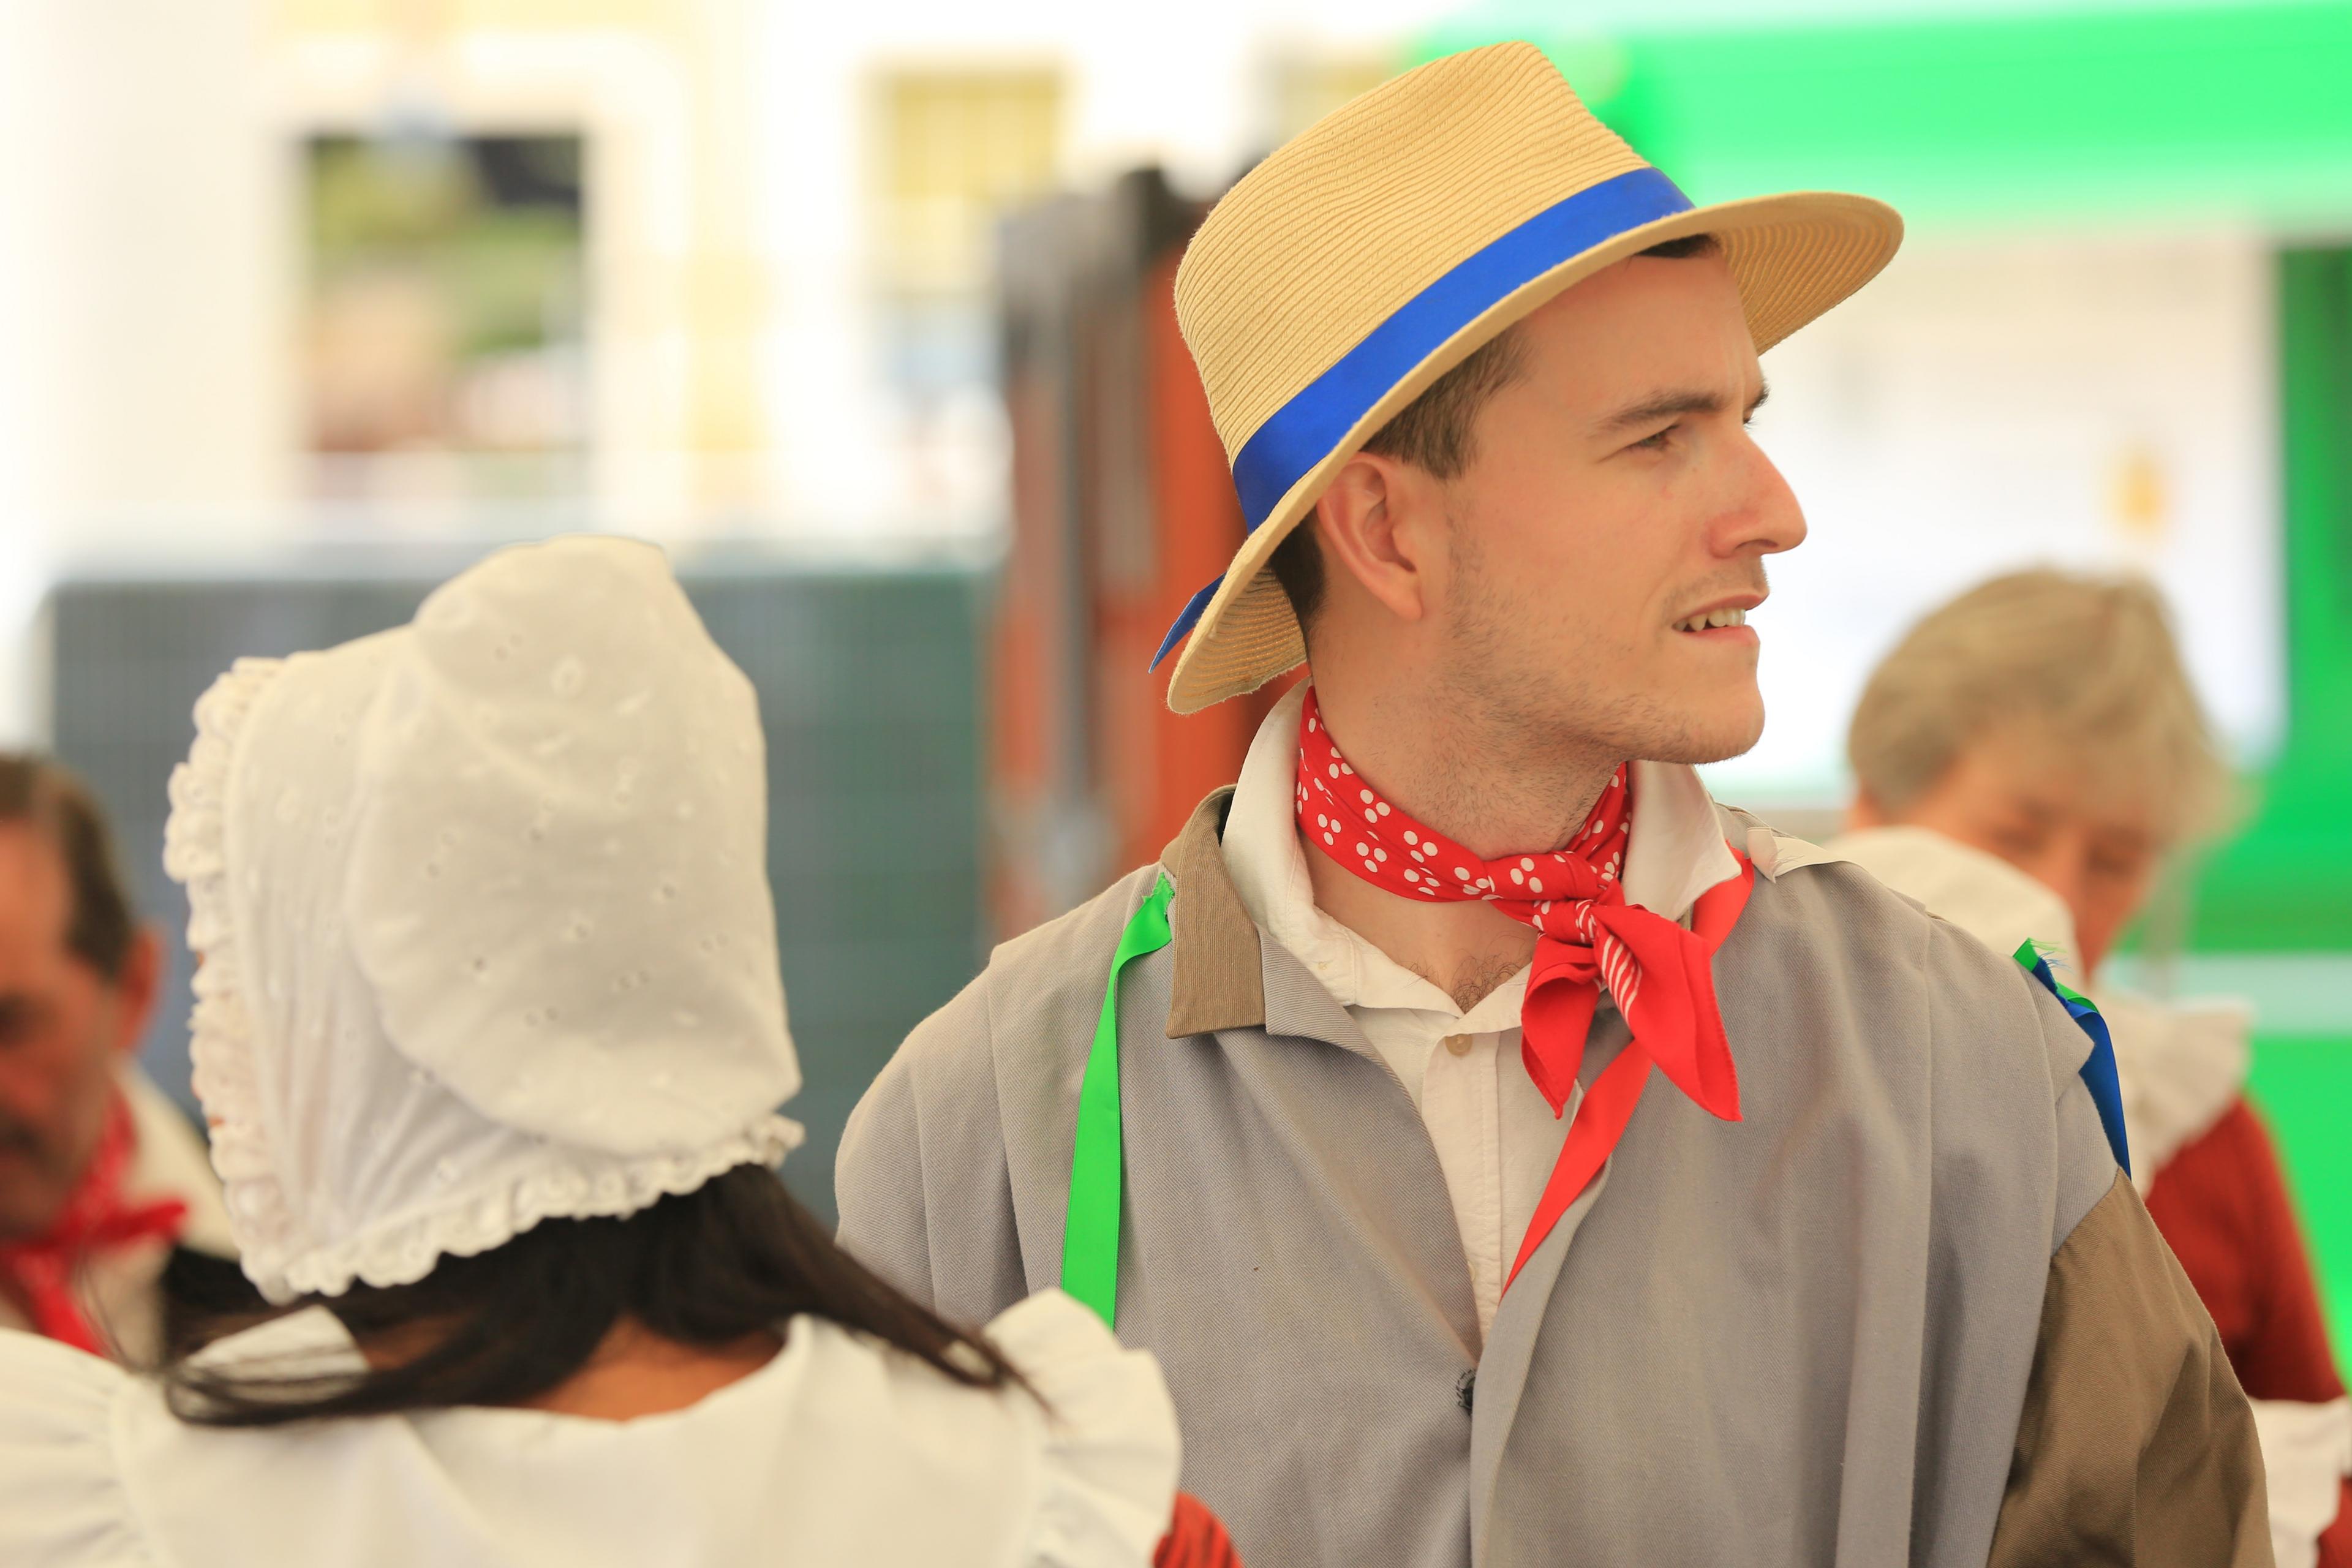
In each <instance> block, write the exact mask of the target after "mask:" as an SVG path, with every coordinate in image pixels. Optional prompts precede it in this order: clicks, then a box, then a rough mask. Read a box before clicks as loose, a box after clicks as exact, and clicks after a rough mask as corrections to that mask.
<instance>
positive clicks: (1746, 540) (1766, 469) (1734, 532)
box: [1713, 430, 1805, 556]
mask: <svg viewBox="0 0 2352 1568" xmlns="http://www.w3.org/2000/svg"><path fill="white" fill-rule="evenodd" d="M1727 478H1728V480H1729V484H1728V489H1729V490H1730V495H1729V496H1728V498H1727V499H1728V500H1729V501H1730V503H1731V504H1730V505H1729V506H1728V507H1727V509H1726V510H1724V512H1723V513H1722V514H1721V516H1720V517H1719V518H1718V519H1717V523H1716V528H1715V539H1714V541H1713V543H1714V546H1715V552H1716V553H1717V554H1718V555H1722V556H1735V555H1778V554H1779V553H1780V552H1782V551H1784V550H1794V549H1795V548H1797V546H1798V545H1800V544H1802V543H1803V542H1805V513H1804V509H1803V508H1801V507H1800V506H1799V505H1798V504H1797V492H1796V491H1794V490H1792V489H1790V488H1789V481H1788V480H1787V479H1783V478H1782V477H1781V476H1780V468H1779V467H1778V466H1777V465H1775V464H1774V463H1773V461H1772V459H1771V458H1769V457H1766V456H1765V455H1764V448H1762V447H1759V446H1758V445H1757V444H1756V439H1755V437H1752V436H1750V435H1748V433H1747V432H1746V431H1745V430H1743V431H1741V432H1740V433H1739V441H1738V460H1737V462H1736V463H1735V465H1734V468H1733V470H1732V472H1731V474H1730V475H1729V476H1727Z"/></svg>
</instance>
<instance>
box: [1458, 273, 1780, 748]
mask: <svg viewBox="0 0 2352 1568" xmlns="http://www.w3.org/2000/svg"><path fill="white" fill-rule="evenodd" d="M1521 330H1522V331H1523V332H1524V333H1525V334H1526V338H1527V342H1526V350H1527V355H1526V360H1525V372H1526V373H1525V374H1523V375H1522V376H1521V377H1520V379H1518V380H1517V381H1516V382H1514V383H1513V384H1510V385H1509V386H1507V387H1506V388H1505V389H1504V390H1502V391H1501V392H1499V393H1498V394H1496V395H1495V396H1494V397H1493V399H1492V400H1491V401H1490V402H1488V403H1487V405H1486V406H1485V407H1484V408H1483V409H1481V410H1480V412H1479V414H1478V417H1477V423H1476V426H1475V445H1474V447H1473V453H1472V459H1471V463H1470V466H1469V467H1468V468H1466V469H1465V471H1464V472H1463V473H1462V474H1461V475H1459V476H1458V477H1457V478H1455V479H1454V480H1452V481H1451V482H1450V483H1449V484H1448V485H1447V487H1446V507H1447V514H1448V517H1449V518H1450V520H1451V525H1452V530H1453V531H1452V537H1451V554H1452V569H1451V570H1450V571H1449V573H1448V574H1447V580H1446V583H1445V585H1444V595H1443V598H1442V601H1441V602H1439V603H1437V604H1436V605H1433V609H1434V610H1435V612H1436V614H1437V615H1438V616H1441V617H1442V624H1443V625H1444V626H1445V627H1446V630H1447V636H1446V637H1445V638H1444V646H1445V647H1446V649H1447V653H1446V655H1445V656H1444V657H1445V662H1446V666H1447V668H1446V671H1445V685H1446V686H1447V687H1448V688H1449V689H1451V690H1452V691H1453V692H1454V694H1455V695H1456V697H1457V698H1458V700H1460V701H1461V702H1462V703H1464V704H1465V706H1466V708H1467V709H1468V710H1472V711H1477V712H1480V713H1481V714H1482V717H1483V718H1484V719H1485V720H1486V721H1487V722H1488V723H1489V724H1492V725H1495V726H1498V727H1499V728H1500V729H1501V730H1503V731H1518V732H1519V733H1520V734H1521V736H1522V737H1523V738H1524V739H1526V740H1528V741H1529V742H1534V743H1537V744H1542V743H1545V742H1548V741H1554V740H1564V741H1572V742H1578V743H1579V744H1580V748H1582V749H1590V750H1600V751H1605V752H1608V753H1609V754H1612V755H1616V756H1620V757H1636V758H1647V759H1653V760H1657V761H1663V762H1683V763H1699V762H1714V761H1717V760H1719V759H1721V758H1724V757H1729V756H1736V755H1738V753H1739V752H1744V751H1746V750H1747V749H1748V747H1750V746H1752V745H1754V744H1755V743H1756V740H1757V737H1758V736H1759V735H1760V734H1762V733H1763V728H1764V700H1763V697H1762V695H1761V693H1759V691H1758V689H1757V686H1756V659H1757V652H1758V641H1757V635H1756V633H1755V632H1754V631H1753V630H1752V629H1750V628H1749V627H1748V626H1738V625H1735V626H1707V625H1706V619H1705V617H1706V616H1707V615H1708V613H1709V612H1716V613H1717V619H1726V618H1732V617H1731V616H1730V613H1731V612H1735V611H1737V612H1745V611H1748V610H1752V609H1753V608H1755V606H1756V605H1759V604H1761V603H1762V602H1763V599H1764V595H1765V591H1766V590H1765V583H1764V563H1763V557H1765V556H1766V555H1768V554H1771V553H1773V552H1777V551H1781V550H1788V549H1792V548H1794V547H1795V546H1796V545H1797V543H1798V542H1801V540H1802V539H1803V538H1804V536H1805V523H1804V518H1803V516H1802V514H1801V512H1800V511H1799V510H1798V509H1797V501H1796V498H1795V496H1793V495H1792V494H1790V489H1789V486H1788V483H1787V481H1785V480H1784V479H1781V478H1780V472H1779V470H1777V469H1776V468H1773V466H1772V464H1771V462H1770V460H1769V458H1766V457H1765V456H1764V454H1763V452H1762V451H1761V450H1760V449H1759V447H1757V445H1756V443H1755V442H1754V440H1753V439H1751V438H1750V437H1749V435H1748V430H1747V418H1748V415H1749V414H1751V413H1752V412H1753V411H1754V409H1755V406H1756V405H1757V404H1758V403H1759V402H1760V401H1761V399H1762V397H1763V393H1764V379H1763V374H1762V371H1761V370H1760V368H1759V366H1758V364H1757V360H1756V350H1755V346H1754V344H1753V342H1751V340H1750V339H1749V337H1748V324H1747V320H1746V318H1745V316H1744V315H1743V314H1742V312H1741V310H1740V304H1739V292H1738V288H1737V286H1736V285H1735V284H1734V283H1733V281H1732V277H1731V270H1730V268H1728V267H1727V266H1726V265H1725V263H1724V262H1723V261H1722V260H1721V259H1720V258H1716V257H1694V258H1685V259H1678V260H1677V259H1668V258H1649V257H1637V258H1633V259H1632V260H1630V261H1625V262H1621V263H1619V264H1617V265H1615V266H1613V267H1611V268H1607V269H1606V270H1604V271H1602V272H1601V273H1599V274H1597V275H1595V276H1594V277H1592V278H1591V279H1587V280H1586V281H1584V282H1582V283H1580V284H1579V285H1577V286H1576V287H1575V288H1573V289H1569V290H1568V291H1567V292H1566V293H1564V294H1562V295H1561V296H1560V297H1559V299H1557V300H1553V301H1552V302H1551V303H1549V305H1547V306H1545V307H1544V308H1543V309H1542V310H1538V311H1537V312H1536V313H1535V314H1534V315H1533V316H1531V317H1529V318H1528V321H1526V323H1525V324H1524V326H1523V327H1522V329H1521ZM1694 617H1699V619H1698V620H1697V621H1696V624H1694Z"/></svg>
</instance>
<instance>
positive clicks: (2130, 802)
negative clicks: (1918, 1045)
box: [1829, 569, 2352, 1568]
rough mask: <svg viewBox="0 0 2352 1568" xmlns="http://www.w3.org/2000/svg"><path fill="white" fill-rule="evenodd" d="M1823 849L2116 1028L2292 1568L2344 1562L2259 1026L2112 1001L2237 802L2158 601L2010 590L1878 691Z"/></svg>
mask: <svg viewBox="0 0 2352 1568" xmlns="http://www.w3.org/2000/svg"><path fill="white" fill-rule="evenodd" d="M1847 753H1848V756H1849V759H1850V761H1851V762H1852V764H1853V773H1854V784H1855V795H1854V801H1853V808H1852V813H1851V823H1850V826H1851V829H1852V830H1851V831H1849V832H1848V833H1846V834H1845V835H1844V836H1843V837H1840V838H1838V839H1837V840H1835V841H1833V842H1832V844H1831V845H1830V846H1829V848H1830V849H1831V850H1832V852H1834V853H1836V854H1839V855H1841V856H1843V857H1844V858H1847V859H1850V860H1853V861H1855V862H1857V863H1859V864H1860V865H1862V866H1863V867H1864V868H1865V869H1868V870H1870V871H1872V872H1873V873H1874V874H1875V875H1876V876H1877V877H1878V878H1879V879H1880V880H1882V881H1884V882H1885V883H1886V884H1887V885H1888V886H1890V887H1892V888H1894V889H1895V890H1896V891H1898V892H1902V893H1906V894H1908V895H1909V896H1911V897H1913V898H1915V899H1916V900H1918V901H1920V902H1921V903H1923V904H1925V905H1927V907H1928V908H1929V909H1930V910H1933V911H1935V912H1936V913H1937V914H1940V915H1942V916H1944V917H1945V918H1946V919H1947V920H1949V921H1952V922H1953V923H1955V924H1957V925H1959V926H1961V927H1962V928H1964V929H1966V930H1968V931H1970V932H1971V933H1972V934H1974V935H1976V936H1978V937H1979V938H1980V939H1982V940H1983V941H1985V942H1987V943H1988V945H1990V946H1992V947H1994V948H1995V949H1996V950H1997V951H2000V952H2015V951H2016V950H2017V948H2018V947H2019V945H2020V944H2021V942H2027V941H2032V942H2035V943H2036V944H2037V945H2039V946H2040V947H2042V949H2043V950H2044V951H2045V952H2050V953H2051V955H2052V956H2053V960H2054V961H2055V962H2056V963H2060V964H2063V963H2066V962H2067V961H2068V958H2069V956H2071V959H2072V961H2073V962H2074V964H2075V965H2077V966H2078V969H2079V977H2078V984H2082V985H2084V987H2086V988H2087V989H2089V990H2090V992H2091V993H2092V994H2093V995H2094V997H2095V1000H2096V1002H2097V1005H2098V1006H2099V1009H2100V1011H2101V1013H2102V1014H2103V1015H2104V1016H2105V1018H2106V1020H2107V1024H2108V1028H2109V1032H2110V1034H2111V1036H2112V1038H2113V1041H2114V1046H2115V1053H2116V1068H2117V1076H2118V1078H2119V1079H2120V1083H2121V1088H2122V1101H2123V1114H2124V1124H2125V1128H2126V1144H2127V1147H2128V1149H2129V1152H2130V1160H2131V1166H2132V1177H2133V1181H2134V1184H2136V1185H2137V1187H2138V1188H2139V1190H2140V1192H2141V1194H2143V1196H2144V1197H2145V1198H2146V1200H2147V1208H2148V1212H2149V1214H2150V1215H2153V1216H2154V1218H2155V1220H2156V1223H2157V1226H2158V1229H2159V1230H2160V1231H2162V1232H2163V1234H2164V1237H2165V1239H2166V1240H2167V1241H2168V1243H2169V1244H2170V1245H2171V1247H2172V1248H2173V1251H2174V1253H2175V1254H2176V1255H2177V1256H2178V1257H2179V1259H2180V1262H2181V1266H2182V1268H2184V1269H2185V1270H2186V1271H2187V1272H2188V1275H2189V1279H2190V1281H2191V1283H2193V1284H2194V1285H2195V1286H2196V1288H2197V1292H2198V1294H2199V1296H2200V1298H2201V1299H2202V1300H2203V1301H2204V1303H2205V1306H2206V1310H2208V1311H2210V1313H2211V1314H2212V1316H2213V1319H2214V1322H2215V1324H2216V1326H2217V1327H2218V1328H2219V1330H2220V1331H2221V1342H2222V1344H2223V1346H2224V1347H2225V1348H2226V1350H2227V1351H2228V1352H2229V1356H2230V1361H2231V1366H2232V1367H2233V1368H2234V1369H2235V1371H2236V1373H2237V1374H2238V1379H2239V1382H2240V1383H2241V1384H2242V1385H2243V1386H2244V1388H2245V1391H2246V1393H2247V1394H2248V1395H2249V1396H2250V1397H2251V1398H2252V1400H2253V1401H2254V1410H2255V1417H2256V1422H2257V1425H2258V1426H2259V1427H2260V1429H2261V1433H2262V1439H2263V1459H2264V1463H2265V1466H2266V1468H2267V1469H2268V1471H2269V1481H2270V1500H2271V1521H2272V1536H2273V1551H2274V1552H2275V1553H2276V1555H2277V1558H2278V1561H2279V1563H2281V1564H2282V1565H2285V1568H2296V1565H2304V1564H2311V1563H2323V1564H2329V1565H2341V1564H2352V1509H2347V1508H2345V1507H2344V1506H2343V1505H2344V1503H2345V1502H2346V1501H2347V1500H2352V1483H2347V1481H2346V1479H2345V1477H2346V1474H2347V1470H2352V1405H2347V1401H2346V1398H2345V1390H2344V1384H2343V1382H2342V1380H2341V1379H2340V1378H2339V1377H2338V1375H2337V1373H2336V1363H2335V1358H2334V1356H2333V1355H2332V1353H2331V1352H2330V1350H2329V1347H2328V1342H2327V1334H2326V1325H2325V1321H2324V1319H2323V1317H2322V1314H2321V1311H2320V1306H2319V1300H2318V1294H2317V1291H2316V1289H2315V1287H2314V1284H2313V1280H2312V1272H2311V1265H2310V1262H2309V1259H2308V1258H2307V1256H2306V1254H2305V1247H2304V1242H2303V1237H2302V1233H2301V1230H2300V1227H2299V1226H2298V1225H2297V1223H2296V1219H2295V1215H2294V1206H2293V1205H2292V1203H2291V1201H2290V1199H2289V1197H2288V1194H2287V1188H2286V1183H2285V1179H2284V1175H2283V1173H2282V1172H2281V1170H2280V1167H2279V1162H2278V1156H2277V1154H2276V1152H2274V1151H2273V1148H2272V1145H2271V1141H2270V1137H2269V1135H2268V1133H2267V1132H2266V1131H2264V1130H2263V1124H2262V1121H2261V1120H2260V1119H2259V1118H2258V1117H2257V1116H2256V1114H2255V1113H2254V1110H2253V1109H2252V1106H2250V1105H2249V1104H2248V1102H2247V1100H2246V1097H2245V1092H2244V1091H2245V1081H2246V1073H2247V1068H2248V1064H2249V1057H2250V1050H2249V1041H2248V1036H2249V1033H2250V1029H2251V1024H2252V1020H2251V1018H2250V1016H2248V1014H2247V1012H2246V1010H2245V1009H2244V1008H2243V1007H2242V1006H2238V1005H2219V1004H2203V1005H2195V1004H2189V1005H2183V1004H2168V1003H2159V1002H2157V1001H2153V1000H2151V999H2149V998H2147V997H2144V996H2139V995H2136V994H2132V993H2130V992H2129V991H2127V990H2126V989H2124V988H2121V987H2119V986H2116V985H2112V984H2105V983H2104V979H2103V976H2102V973H2101V969H2102V965H2103V964H2104V963H2105V960H2106V958H2107V956H2108V954H2109V953H2110V952H2113V950H2114V948H2115V945H2116V941H2117V939H2118V938H2119V937H2120V936H2121V935H2122V933H2123V932H2124V931H2126V929H2127V928H2128V927H2129V926H2130V924H2131V922H2132V921H2133V920H2134V919H2135V918H2137V916H2138V915H2139V914H2140V913H2141V912H2142V910H2144V909H2145V908H2146V907H2147V903H2148V900H2149V896H2150V894H2151V892H2152V890H2153V889H2154V888H2155V887H2156V885H2157V883H2158V879H2159V877H2160V874H2161V872H2162V871H2163V869H2164V868H2165V867H2166V866H2167V865H2168V863H2170V862H2172V861H2174V860H2175V859H2176V858H2178V857H2179V856H2180V855H2181V854H2182V853H2184V852H2186V851H2188V850H2189V849H2190V848H2192V847H2194V846H2195V845H2197V844H2198V843H2199V842H2200V840H2201V839H2203V838H2205V837H2209V836H2210V835H2211V834H2212V833H2214V832H2215V831H2217V830H2218V829H2219V827H2220V826H2221V824H2222V821H2223V819H2224V814H2225V811H2226V808H2227V805H2228V802H2229V800H2230V793H2231V781H2230V774H2229V770H2228V768H2227V766H2226V765H2225V764H2224V763H2223V762H2222V760H2221V755H2220V753H2219V752H2218V750H2217V749H2216V747H2215V744H2214V741H2213V737H2212V733H2211V731H2210V728H2209V726H2208V724H2207V722H2206V719H2205V715H2204V713H2203V711H2202V710H2201V708H2200V705H2199V703H2198V700H2197V696H2196V692H2195V690H2194V689H2192V688H2191V686H2190V684H2189V676H2188V672H2187V670H2186V669H2185V668H2184V667H2183V665H2182V663H2181V658H2180V654H2179V647H2177V645H2176V644H2175V642H2174V639H2173V634H2172V629H2171V626H2170V624H2169V620H2168V616H2167V614H2166V611H2165V606H2164V603H2163V600H2162V599H2161V597H2160V596H2159V595H2158V593H2157V591H2156V589H2155V588H2154V587H2153V586H2151V585H2150V584H2147V583H2146V582H2144V581H2142V580H2140V579H2138V578H2136V577H2107V576H2093V575H2084V574H2074V573H2067V572H2060V571H2054V570H2046V569H2044V570H2035V571H2027V572H2018V573H2013V574H2009V575H2006V576H2002V577H1998V578H1995V579H1994V580H1992V581H1991V582H1989V583H1986V584H1981V585H1980V586H1979V587H1977V588H1974V589H1971V590H1970V591H1969V592H1968V593H1966V594H1963V595H1960V596H1959V597H1958V598H1957V599H1955V600H1953V601H1952V602H1950V603H1949V604H1948V605H1944V606H1942V607H1941V608H1939V609H1937V610H1936V611H1934V612H1933V613H1931V614H1929V615H1928V616H1927V617H1926V618H1924V619H1923V620H1921V621H1920V622H1919V623H1918V624H1917V625H1916V626H1913V627H1912V628H1911V630H1910V631H1909V632H1908V633H1907V634H1906V636H1905V637H1903V639H1902V641H1901V642H1899V643H1898V644H1897V645H1896V646H1895V650H1894V651H1893V652H1892V653H1890V654H1888V655H1887V656H1886V658H1885V660H1884V661H1883V662H1882V663H1881V664H1880V665H1879V666H1878V668H1877V669H1876V670H1875V671H1874V672H1873V674H1872V676H1871V678H1870V680H1869V683H1868V684H1867V686H1865V688H1864V691H1863V696H1862V700H1861V702H1860V704H1859V705H1858V706H1857V707H1856V709H1855V710H1854V715H1853V727H1852V729H1851V731H1850V732H1849V736H1848V742H1847Z"/></svg>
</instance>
